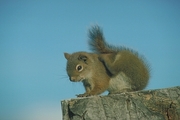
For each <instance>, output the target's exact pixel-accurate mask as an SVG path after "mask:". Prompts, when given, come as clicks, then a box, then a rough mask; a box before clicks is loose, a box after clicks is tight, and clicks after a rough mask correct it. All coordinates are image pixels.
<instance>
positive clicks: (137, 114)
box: [61, 86, 180, 120]
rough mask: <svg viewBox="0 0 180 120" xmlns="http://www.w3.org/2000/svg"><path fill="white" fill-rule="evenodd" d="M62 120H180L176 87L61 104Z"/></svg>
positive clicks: (88, 98) (179, 99) (93, 97)
mask: <svg viewBox="0 0 180 120" xmlns="http://www.w3.org/2000/svg"><path fill="white" fill-rule="evenodd" d="M61 104H62V111H63V120H180V86H178V87H173V88H166V89H159V90H146V91H137V92H129V93H122V94H116V95H107V96H91V97H86V98H76V99H71V100H64V101H61Z"/></svg>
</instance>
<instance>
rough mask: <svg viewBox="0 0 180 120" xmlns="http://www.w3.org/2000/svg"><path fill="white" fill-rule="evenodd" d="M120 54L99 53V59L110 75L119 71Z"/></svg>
mask: <svg viewBox="0 0 180 120" xmlns="http://www.w3.org/2000/svg"><path fill="white" fill-rule="evenodd" d="M120 57H121V55H120V54H117V53H108V54H100V55H99V60H100V61H101V62H103V64H104V65H105V67H106V68H107V70H108V71H109V72H110V73H111V75H117V74H119V72H120V69H119V66H118V62H119V60H120Z"/></svg>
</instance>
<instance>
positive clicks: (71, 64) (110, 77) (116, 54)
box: [64, 25, 150, 97]
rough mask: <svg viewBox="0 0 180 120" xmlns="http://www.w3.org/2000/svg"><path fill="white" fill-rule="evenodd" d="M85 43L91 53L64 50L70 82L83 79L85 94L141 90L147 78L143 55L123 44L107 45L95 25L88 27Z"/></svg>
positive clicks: (82, 95)
mask: <svg viewBox="0 0 180 120" xmlns="http://www.w3.org/2000/svg"><path fill="white" fill-rule="evenodd" d="M89 46H90V47H91V50H92V51H93V53H88V52H75V53H72V54H69V53H64V56H65V58H66V59H67V66H66V71H67V74H68V76H69V79H70V81H72V82H80V81H81V82H83V85H84V87H85V90H86V92H85V93H84V94H79V95H77V96H78V97H87V96H91V95H99V94H101V93H103V92H104V91H106V90H107V91H108V92H109V94H117V93H122V92H130V91H138V90H142V89H144V88H145V87H146V86H147V84H148V80H149V77H150V70H149V65H148V64H147V62H146V61H145V59H144V57H143V56H140V55H139V54H138V53H137V52H136V51H134V50H132V49H130V48H126V47H123V46H120V47H115V46H112V45H110V44H108V43H107V42H106V41H105V39H104V36H103V32H102V30H101V28H100V27H99V26H97V25H95V26H93V27H92V28H91V29H90V30H89Z"/></svg>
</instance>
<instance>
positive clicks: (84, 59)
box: [78, 55, 87, 62]
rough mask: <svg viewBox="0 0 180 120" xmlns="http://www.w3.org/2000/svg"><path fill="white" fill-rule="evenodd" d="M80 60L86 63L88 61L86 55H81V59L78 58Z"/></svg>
mask: <svg viewBox="0 0 180 120" xmlns="http://www.w3.org/2000/svg"><path fill="white" fill-rule="evenodd" d="M78 59H79V60H83V61H84V62H86V60H87V56H85V55H79V58H78Z"/></svg>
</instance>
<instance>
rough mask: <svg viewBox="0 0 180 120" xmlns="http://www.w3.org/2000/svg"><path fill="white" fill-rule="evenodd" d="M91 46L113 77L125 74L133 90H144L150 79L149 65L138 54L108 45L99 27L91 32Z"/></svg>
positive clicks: (95, 27)
mask: <svg viewBox="0 0 180 120" xmlns="http://www.w3.org/2000/svg"><path fill="white" fill-rule="evenodd" d="M89 45H90V48H91V50H92V51H94V52H95V53H98V54H100V59H101V60H102V62H103V63H104V65H105V67H106V68H107V70H109V72H110V73H112V76H113V75H117V74H119V73H120V72H123V73H124V74H125V75H126V76H127V77H129V78H130V84H131V85H132V86H131V87H132V89H133V90H134V91H135V90H142V89H144V88H145V87H146V86H147V84H148V80H149V77H150V70H149V65H148V63H147V62H146V60H145V58H144V57H143V56H141V55H139V54H138V52H136V51H134V50H132V49H130V48H126V47H124V46H119V47H116V46H113V45H110V44H108V43H107V42H106V41H105V39H104V36H103V32H102V30H101V29H100V27H99V26H93V27H92V29H90V30H89Z"/></svg>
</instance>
